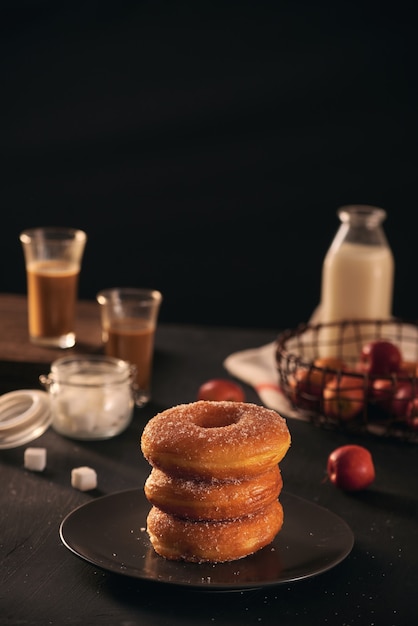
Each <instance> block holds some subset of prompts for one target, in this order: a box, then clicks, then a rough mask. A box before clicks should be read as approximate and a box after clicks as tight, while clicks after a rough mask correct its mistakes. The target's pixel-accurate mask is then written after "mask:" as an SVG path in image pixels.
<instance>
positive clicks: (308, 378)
mask: <svg viewBox="0 0 418 626" xmlns="http://www.w3.org/2000/svg"><path fill="white" fill-rule="evenodd" d="M344 368H345V364H344V362H343V361H342V360H341V359H338V358H334V357H323V358H318V359H315V360H314V362H313V365H312V366H310V367H309V366H299V367H297V368H296V370H295V372H294V374H293V375H291V376H289V379H288V382H289V387H290V397H291V400H292V401H293V403H294V404H295V405H296V406H297V407H299V408H301V409H311V410H314V411H317V410H319V408H320V403H321V398H322V393H323V390H324V387H325V384H326V383H327V382H328V381H329V380H331V379H332V378H334V376H335V374H336V371H340V370H342V369H344Z"/></svg>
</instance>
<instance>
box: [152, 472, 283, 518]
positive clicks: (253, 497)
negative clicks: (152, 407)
mask: <svg viewBox="0 0 418 626" xmlns="http://www.w3.org/2000/svg"><path fill="white" fill-rule="evenodd" d="M282 486H283V481H282V476H281V472H280V469H279V466H278V465H275V466H274V467H273V468H272V469H270V470H267V472H263V473H262V474H258V475H257V476H254V477H251V478H245V479H241V480H239V479H236V480H228V481H225V480H210V481H209V480H206V481H203V480H194V479H190V478H189V479H184V478H177V477H175V476H169V475H168V474H166V473H165V472H162V471H161V470H159V469H157V468H153V470H152V472H151V474H150V475H149V476H148V478H147V480H146V482H145V486H144V491H145V495H146V497H147V499H148V500H149V502H151V504H153V505H154V506H156V507H158V508H159V509H161V510H162V511H165V512H166V513H170V514H172V515H175V516H176V517H183V518H186V519H192V520H214V521H215V520H226V519H234V518H237V517H241V516H243V515H249V514H251V513H256V512H257V511H259V510H260V509H262V508H264V507H266V506H267V505H268V504H271V503H272V502H273V500H276V499H277V498H278V496H279V494H280V492H281V490H282Z"/></svg>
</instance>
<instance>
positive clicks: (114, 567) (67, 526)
mask: <svg viewBox="0 0 418 626" xmlns="http://www.w3.org/2000/svg"><path fill="white" fill-rule="evenodd" d="M280 502H281V503H282V505H283V509H284V520H285V521H284V524H283V528H282V530H281V531H280V532H279V534H278V535H277V536H276V538H275V539H274V541H273V543H271V544H270V545H269V546H266V547H265V548H263V549H262V550H259V551H258V552H257V553H255V554H253V555H250V556H247V557H245V558H243V559H239V560H237V561H231V562H229V563H216V564H213V563H212V564H206V563H203V564H196V563H185V562H181V561H168V560H167V559H164V558H162V557H160V556H158V555H157V554H156V552H155V551H154V549H153V547H152V546H151V544H150V541H149V538H148V534H147V532H146V530H145V525H146V517H147V514H148V511H149V509H150V504H149V502H148V501H147V500H146V498H145V496H144V493H143V490H142V489H131V490H128V491H121V492H118V493H114V494H111V495H108V496H102V497H100V498H97V499H96V500H92V501H90V502H88V503H87V504H84V505H82V506H80V507H78V508H77V509H75V510H74V511H72V512H71V513H70V514H69V515H67V517H66V518H65V519H64V520H63V522H62V523H61V526H60V537H61V540H62V542H63V543H64V545H65V546H66V547H67V548H68V549H69V550H71V551H72V552H74V554H76V555H77V556H79V557H81V558H82V559H84V560H86V561H88V562H89V563H92V564H93V565H96V566H98V567H100V568H102V569H105V570H108V571H111V572H116V573H118V574H123V575H125V576H131V577H134V578H139V579H142V580H149V581H157V582H163V583H169V584H174V585H181V586H187V587H193V588H199V589H205V590H214V591H215V590H222V591H234V590H240V589H252V588H257V587H265V586H269V585H276V584H280V583H289V582H292V581H297V580H302V579H304V578H309V577H311V576H315V575H317V574H320V573H322V572H325V571H327V570H329V569H331V568H332V567H334V566H335V565H337V564H338V563H340V562H341V561H342V560H343V559H344V558H345V557H346V556H347V555H348V554H349V553H350V551H351V549H352V547H353V543H354V538H353V534H352V532H351V530H350V528H349V527H348V526H347V524H346V523H345V522H344V521H343V520H342V519H341V518H339V517H338V516H337V515H335V514H334V513H332V512H330V511H328V510H327V509H325V508H323V507H320V506H318V505H316V504H313V503H311V502H308V501H307V500H303V499H302V498H298V497H296V496H293V495H291V494H288V493H285V492H282V494H281V495H280Z"/></svg>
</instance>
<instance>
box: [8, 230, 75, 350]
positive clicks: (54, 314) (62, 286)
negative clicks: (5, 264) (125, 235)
mask: <svg viewBox="0 0 418 626" xmlns="http://www.w3.org/2000/svg"><path fill="white" fill-rule="evenodd" d="M19 238H20V241H21V244H22V247H23V253H24V257H25V266H26V278H27V290H28V322H29V337H30V340H31V341H32V342H33V343H36V344H39V345H42V346H47V347H57V348H71V347H72V346H74V344H75V341H76V335H75V308H76V301H77V290H78V279H79V274H80V266H81V259H82V256H83V252H84V247H85V244H86V240H87V235H86V233H85V232H84V231H82V230H77V229H74V228H52V227H51V228H49V227H46V228H32V229H28V230H24V231H23V232H22V233H21V234H20V237H19Z"/></svg>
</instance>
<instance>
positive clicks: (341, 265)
mask: <svg viewBox="0 0 418 626" xmlns="http://www.w3.org/2000/svg"><path fill="white" fill-rule="evenodd" d="M337 214H338V217H339V219H340V221H341V224H340V227H339V229H338V231H337V233H336V235H335V237H334V239H333V241H332V243H331V246H330V248H329V250H328V252H327V253H326V256H325V258H324V262H323V267H322V284H321V300H320V316H319V318H320V319H319V321H320V322H324V323H328V322H341V321H344V320H363V319H364V320H387V319H390V318H391V316H392V298H393V281H394V271H395V263H394V259H393V255H392V251H391V249H390V247H389V244H388V242H387V239H386V236H385V233H384V230H383V226H382V223H383V221H384V220H385V219H386V211H384V210H383V209H380V208H378V207H373V206H367V205H350V206H344V207H341V208H340V209H339V210H338V212H337ZM329 332H331V330H329ZM324 349H325V348H324ZM324 349H323V350H322V352H324ZM330 355H331V356H332V350H331V353H330ZM322 356H327V355H326V354H322Z"/></svg>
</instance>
